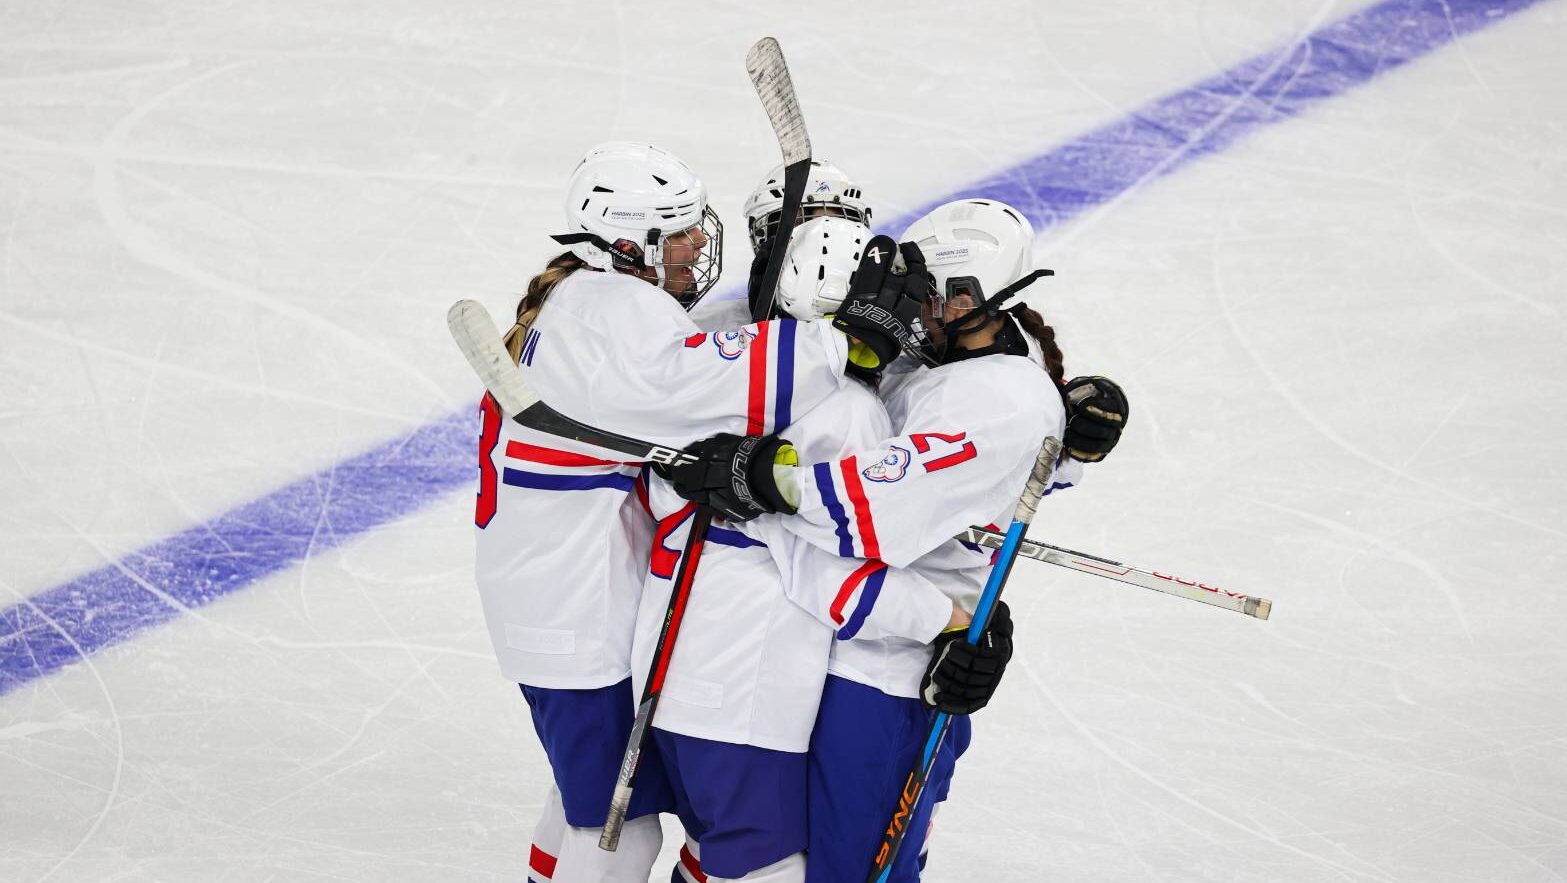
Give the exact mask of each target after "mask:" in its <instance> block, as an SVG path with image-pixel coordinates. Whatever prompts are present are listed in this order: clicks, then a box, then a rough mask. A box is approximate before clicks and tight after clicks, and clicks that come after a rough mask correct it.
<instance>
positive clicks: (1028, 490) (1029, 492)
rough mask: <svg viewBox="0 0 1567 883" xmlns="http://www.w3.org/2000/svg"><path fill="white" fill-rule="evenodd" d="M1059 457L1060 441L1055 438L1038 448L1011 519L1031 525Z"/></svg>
mask: <svg viewBox="0 0 1567 883" xmlns="http://www.w3.org/2000/svg"><path fill="white" fill-rule="evenodd" d="M1060 456H1061V440H1060V439H1058V438H1056V437H1055V436H1053V435H1052V436H1050V437H1049V438H1047V439H1045V442H1044V444H1042V445H1040V446H1039V456H1037V457H1035V458H1034V468H1033V469H1031V470H1029V475H1028V484H1027V486H1025V487H1024V488H1023V495H1022V496H1021V497H1019V498H1018V501H1017V510H1016V512H1015V513H1014V514H1013V516H1012V517H1013V518H1015V519H1016V520H1018V521H1021V522H1023V523H1024V524H1032V523H1033V521H1034V513H1035V511H1036V510H1037V509H1038V508H1039V501H1040V499H1041V498H1042V497H1044V495H1045V494H1046V492H1048V491H1049V490H1050V477H1051V476H1052V475H1054V474H1055V471H1056V458H1058V457H1060Z"/></svg>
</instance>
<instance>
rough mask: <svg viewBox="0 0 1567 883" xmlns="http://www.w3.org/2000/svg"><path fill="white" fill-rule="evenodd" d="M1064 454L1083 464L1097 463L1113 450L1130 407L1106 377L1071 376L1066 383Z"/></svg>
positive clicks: (1119, 391) (1112, 381)
mask: <svg viewBox="0 0 1567 883" xmlns="http://www.w3.org/2000/svg"><path fill="white" fill-rule="evenodd" d="M1064 391H1065V393H1066V403H1067V404H1066V437H1065V438H1064V439H1062V447H1064V448H1066V452H1067V455H1068V456H1070V457H1071V458H1072V459H1074V460H1081V461H1083V462H1084V463H1097V462H1099V461H1100V460H1103V459H1104V458H1105V455H1106V454H1108V453H1110V451H1112V450H1114V449H1115V443H1116V442H1118V441H1120V440H1121V430H1123V429H1125V428H1126V418H1127V417H1128V416H1129V415H1130V414H1131V406H1130V405H1128V404H1127V402H1126V393H1125V392H1122V391H1121V387H1119V386H1116V384H1115V381H1114V380H1111V379H1110V378H1108V377H1074V378H1072V379H1071V380H1070V381H1068V382H1067V384H1066V387H1065V390H1064Z"/></svg>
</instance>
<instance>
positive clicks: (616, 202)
mask: <svg viewBox="0 0 1567 883" xmlns="http://www.w3.org/2000/svg"><path fill="white" fill-rule="evenodd" d="M565 209H566V222H567V225H568V227H569V228H570V233H571V234H577V235H579V236H580V235H581V234H589V235H591V236H593V237H596V240H597V241H588V240H587V237H586V236H583V237H582V241H577V242H573V243H571V244H570V249H571V251H572V253H573V254H575V255H576V256H577V257H579V258H581V259H582V260H583V261H584V262H586V263H587V265H588V266H590V267H594V268H597V269H600V270H614V269H617V268H624V267H627V266H630V267H632V268H640V267H648V268H652V269H654V270H656V271H657V273H658V277H659V282H660V284H664V281H665V280H664V266H663V259H664V246H665V244H666V241H667V240H668V238H669V237H670V236H672V235H674V234H677V233H680V232H682V231H685V230H690V229H692V228H698V227H700V228H702V230H703V232H704V236H705V238H706V240H707V245H706V247H704V248H703V250H702V251H703V256H702V257H700V258H698V260H697V263H696V264H695V265H694V266H695V267H696V275H697V281H696V282H695V283H694V287H695V289H697V290H695V291H694V292H688V294H694V296H700V295H701V294H702V293H704V292H706V291H707V289H708V288H711V287H712V284H713V283H714V282H716V281H717V275H718V271H717V267H716V265H715V262H716V260H717V255H718V254H719V253H720V252H721V249H722V246H723V243H722V232H723V228H722V225H721V224H719V223H718V216H717V215H715V214H714V213H713V212H712V211H711V210H710V209H709V208H708V206H707V187H706V185H704V184H703V183H702V179H700V178H698V177H697V175H696V172H694V171H692V169H691V167H690V166H688V165H686V164H685V163H684V162H682V161H681V160H680V158H679V157H677V156H675V155H674V154H672V153H670V152H669V151H667V150H664V149H663V148H661V147H657V146H655V145H652V144H644V143H641V142H635V141H610V142H606V143H604V144H599V145H597V146H595V147H593V148H592V149H590V150H589V151H588V152H587V154H586V155H584V156H583V157H582V161H581V162H579V163H577V167H576V168H575V169H574V170H572V173H571V180H570V181H569V182H568V183H567V185H566V205H565ZM684 284H685V285H686V286H687V287H692V286H693V283H689V282H687V283H684ZM692 299H693V300H694V297H693V298H692Z"/></svg>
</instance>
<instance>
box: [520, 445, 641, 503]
mask: <svg viewBox="0 0 1567 883" xmlns="http://www.w3.org/2000/svg"><path fill="white" fill-rule="evenodd" d="M506 456H507V458H508V459H511V460H516V461H521V462H524V463H538V464H540V465H542V466H550V467H557V468H565V469H584V468H587V469H592V470H594V471H592V472H540V471H537V470H530V469H518V468H516V467H512V466H508V467H506V468H505V469H503V470H502V471H501V483H502V484H508V485H511V486H512V487H525V488H532V489H534V490H544V491H589V490H598V489H600V488H612V489H614V490H618V491H622V492H627V491H630V490H632V488H633V486H634V485H635V484H636V475H635V474H634V473H628V472H626V471H624V470H623V469H620V468H614V469H613V470H612V471H609V472H604V471H601V470H603V468H604V467H627V466H635V465H638V464H634V463H625V462H620V461H616V460H603V459H600V458H598V457H591V456H588V455H587V454H577V453H573V452H572V451H561V450H556V449H555V448H545V447H540V446H539V445H530V444H527V443H525V442H520V441H516V440H515V439H513V440H511V441H508V442H507V443H506Z"/></svg>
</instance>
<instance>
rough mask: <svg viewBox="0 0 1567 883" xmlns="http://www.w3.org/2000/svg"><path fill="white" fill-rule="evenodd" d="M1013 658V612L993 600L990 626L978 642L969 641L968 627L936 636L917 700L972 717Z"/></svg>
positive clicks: (1000, 602) (983, 705)
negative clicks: (1008, 661)
mask: <svg viewBox="0 0 1567 883" xmlns="http://www.w3.org/2000/svg"><path fill="white" fill-rule="evenodd" d="M1011 658H1012V613H1011V612H1010V611H1009V610H1007V603H1006V602H1005V601H1000V600H998V601H996V606H995V609H994V611H993V612H992V613H991V616H990V626H989V627H988V628H986V629H985V630H984V631H983V632H981V633H980V635H979V643H977V644H970V643H969V642H968V627H967V626H964V627H962V628H955V629H948V630H947V631H944V632H942V633H941V634H939V635H937V636H936V641H935V652H934V653H933V654H932V655H931V658H930V665H929V666H927V667H926V668H925V677H924V679H923V680H921V681H920V698H921V699H923V700H924V701H925V704H926V705H928V706H930V707H931V708H934V709H937V710H938V711H945V712H946V713H947V714H973V713H974V712H976V711H979V710H980V709H981V708H984V707H985V706H986V704H988V703H989V702H990V697H991V696H994V695H995V694H996V687H997V686H998V685H999V684H1000V683H1001V675H1002V674H1003V673H1004V672H1006V670H1007V660H1009V659H1011Z"/></svg>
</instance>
